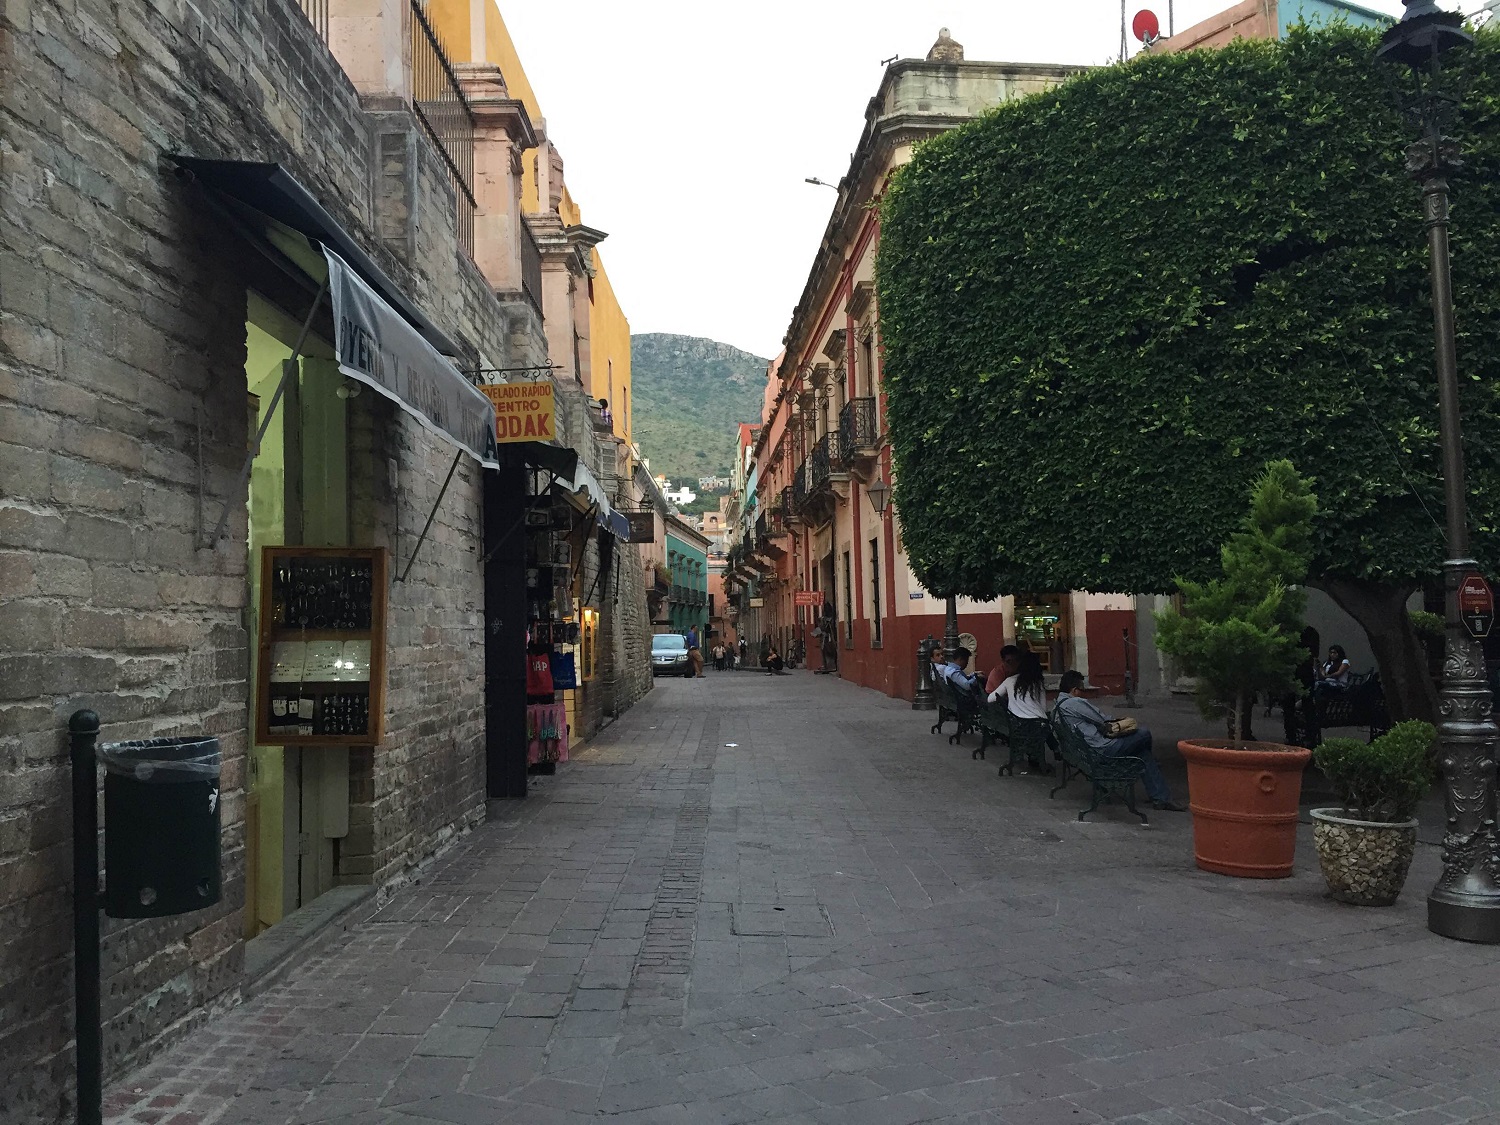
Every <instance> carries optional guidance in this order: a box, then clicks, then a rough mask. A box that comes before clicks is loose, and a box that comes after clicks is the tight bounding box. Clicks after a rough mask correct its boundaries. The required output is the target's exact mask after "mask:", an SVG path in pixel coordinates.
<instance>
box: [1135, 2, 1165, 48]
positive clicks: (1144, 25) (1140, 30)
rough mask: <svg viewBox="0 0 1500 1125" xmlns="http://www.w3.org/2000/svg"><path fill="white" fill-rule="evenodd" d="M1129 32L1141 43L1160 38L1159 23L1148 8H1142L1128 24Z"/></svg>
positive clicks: (1154, 14)
mask: <svg viewBox="0 0 1500 1125" xmlns="http://www.w3.org/2000/svg"><path fill="white" fill-rule="evenodd" d="M1130 30H1131V31H1132V32H1133V33H1134V34H1135V37H1136V38H1137V39H1139V40H1140V41H1141V42H1142V43H1149V42H1151V40H1153V39H1160V38H1161V21H1160V20H1158V19H1157V18H1156V13H1155V12H1153V11H1152V10H1151V9H1150V8H1142V9H1141V10H1140V11H1139V12H1137V13H1136V14H1135V19H1134V20H1132V21H1131V23H1130Z"/></svg>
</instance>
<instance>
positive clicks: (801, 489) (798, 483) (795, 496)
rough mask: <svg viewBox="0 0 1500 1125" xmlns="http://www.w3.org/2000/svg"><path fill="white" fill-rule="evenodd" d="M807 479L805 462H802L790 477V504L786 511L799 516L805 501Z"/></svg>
mask: <svg viewBox="0 0 1500 1125" xmlns="http://www.w3.org/2000/svg"><path fill="white" fill-rule="evenodd" d="M807 478H808V472H807V462H806V461H804V462H802V464H800V465H798V466H797V473H796V475H795V476H793V477H792V487H791V489H790V490H789V491H790V492H791V494H792V502H791V504H790V506H789V507H788V508H787V511H789V512H797V513H798V514H799V515H800V514H801V512H802V507H803V505H804V504H805V503H806V501H807V493H808V487H807Z"/></svg>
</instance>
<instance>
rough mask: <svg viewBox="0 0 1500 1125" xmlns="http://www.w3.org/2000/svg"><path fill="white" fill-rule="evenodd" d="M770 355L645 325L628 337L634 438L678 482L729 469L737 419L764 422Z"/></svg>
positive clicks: (726, 472)
mask: <svg viewBox="0 0 1500 1125" xmlns="http://www.w3.org/2000/svg"><path fill="white" fill-rule="evenodd" d="M766 363H767V361H766V360H764V359H761V358H760V357H759V356H753V355H751V354H750V353H749V352H742V351H740V350H739V349H738V348H732V347H730V346H729V345H728V344H720V343H717V342H716V341H713V340H705V339H703V338H702V337H699V336H676V335H672V334H671V333H667V332H647V333H643V334H641V335H638V336H632V337H631V338H630V381H631V383H632V385H633V386H634V391H635V402H634V407H633V409H634V414H635V439H636V441H637V442H638V443H639V444H640V447H641V452H642V453H643V454H645V456H646V457H647V458H648V459H649V460H650V461H651V471H652V472H653V473H665V474H666V475H667V476H668V477H670V478H671V480H672V483H673V484H674V485H676V484H679V483H687V484H690V485H692V486H693V487H694V488H696V487H697V484H698V478H699V477H703V476H710V475H712V476H724V477H727V476H728V475H729V471H730V468H731V467H732V466H733V464H734V439H735V433H736V429H737V426H738V424H739V423H740V422H749V423H751V424H757V423H759V422H760V407H761V401H762V399H763V398H764V394H765V386H766Z"/></svg>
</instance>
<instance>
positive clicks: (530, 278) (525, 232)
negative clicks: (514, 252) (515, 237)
mask: <svg viewBox="0 0 1500 1125" xmlns="http://www.w3.org/2000/svg"><path fill="white" fill-rule="evenodd" d="M521 292H522V293H524V294H525V295H526V299H527V300H528V301H530V302H531V307H532V308H534V309H535V310H536V311H537V315H538V316H540V315H541V314H542V252H541V250H540V249H539V248H538V247H537V244H536V239H535V238H533V237H532V236H531V231H530V230H529V229H527V226H526V224H525V223H522V224H521Z"/></svg>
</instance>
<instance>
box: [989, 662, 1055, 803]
mask: <svg viewBox="0 0 1500 1125" xmlns="http://www.w3.org/2000/svg"><path fill="white" fill-rule="evenodd" d="M1002 700H1003V701H1004V703H1005V710H1006V711H1007V712H1008V713H1009V714H1010V717H1011V718H1012V719H1022V720H1028V721H1031V722H1041V723H1045V722H1046V721H1047V684H1046V681H1045V680H1044V679H1043V675H1042V659H1041V657H1039V656H1037V654H1036V653H1034V652H1022V653H1018V654H1017V661H1016V671H1015V674H1014V675H1011V676H1008V677H1006V679H1005V680H1003V681H1002V682H1001V684H1000V686H999V687H997V688H996V689H995V690H994V691H992V692H990V694H989V701H990V702H991V703H999V702H1001V701H1002ZM1030 768H1031V769H1032V770H1035V771H1036V772H1038V773H1042V774H1048V773H1051V772H1052V767H1051V766H1049V765H1048V764H1047V763H1046V762H1045V761H1038V760H1035V759H1033V760H1032V761H1031V763H1030Z"/></svg>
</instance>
